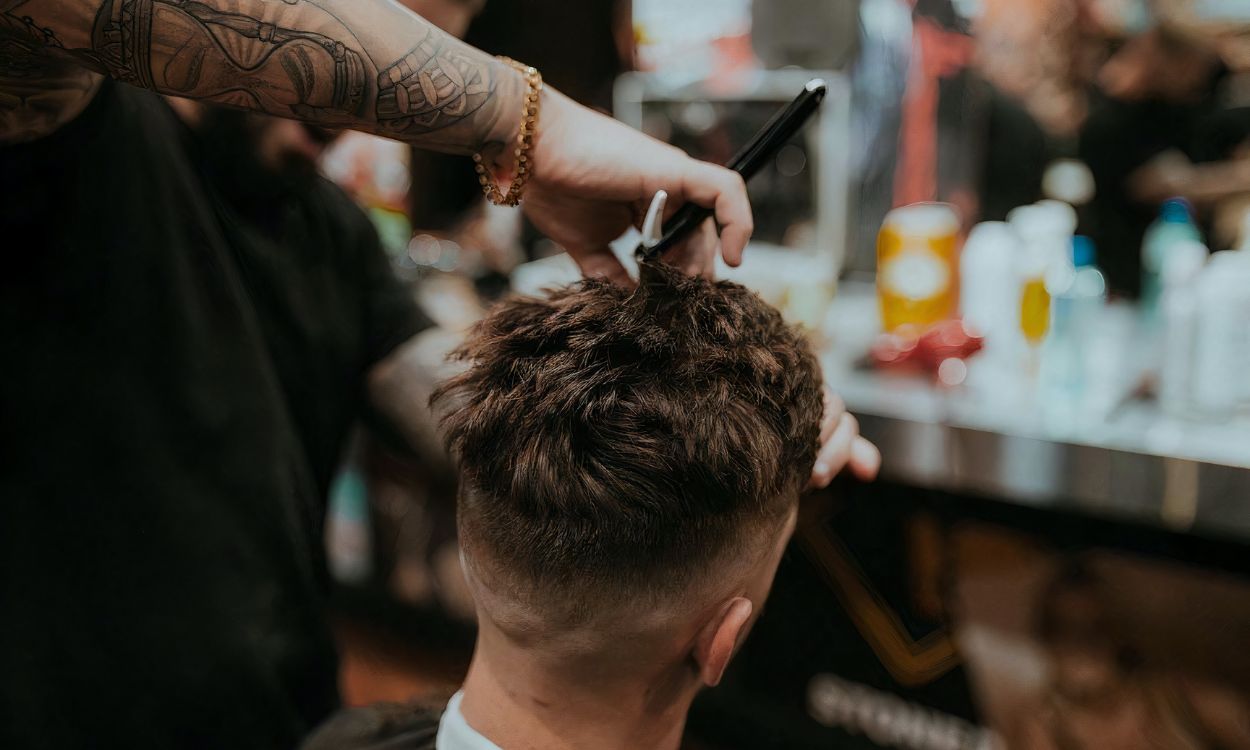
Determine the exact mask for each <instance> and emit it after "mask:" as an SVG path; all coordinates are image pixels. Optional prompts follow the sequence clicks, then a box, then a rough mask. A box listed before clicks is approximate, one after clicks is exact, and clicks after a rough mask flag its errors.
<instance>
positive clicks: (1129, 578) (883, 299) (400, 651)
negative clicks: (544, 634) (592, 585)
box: [322, 0, 1250, 748]
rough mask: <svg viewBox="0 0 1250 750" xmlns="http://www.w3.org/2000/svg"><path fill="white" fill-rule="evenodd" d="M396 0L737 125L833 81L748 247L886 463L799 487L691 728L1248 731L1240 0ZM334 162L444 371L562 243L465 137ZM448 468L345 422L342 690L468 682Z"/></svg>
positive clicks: (553, 73) (905, 741)
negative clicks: (793, 517)
mask: <svg viewBox="0 0 1250 750" xmlns="http://www.w3.org/2000/svg"><path fill="white" fill-rule="evenodd" d="M408 4H409V5H411V6H413V7H414V9H416V10H417V11H418V12H421V13H423V14H424V15H426V16H427V17H429V18H431V19H433V20H435V21H436V22H438V23H440V24H441V25H444V27H446V28H449V30H456V31H464V32H465V33H466V39H467V40H468V41H469V42H471V43H473V44H475V45H477V46H479V47H481V48H483V49H486V50H488V51H490V52H494V53H498V54H505V55H509V56H511V57H514V58H516V59H519V60H522V61H524V62H526V63H528V64H532V65H534V66H536V67H538V68H539V69H540V70H541V71H542V72H543V75H544V77H545V79H546V80H547V81H548V82H549V83H550V84H551V85H554V86H556V87H557V88H559V89H561V90H562V91H564V92H566V93H568V94H569V95H571V96H573V97H574V98H576V99H578V100H580V101H582V102H584V103H586V104H588V105H591V106H594V107H597V108H600V109H602V110H604V111H607V112H610V113H612V114H613V115H615V116H616V117H618V118H620V119H621V120H623V121H625V122H627V123H628V124H630V125H633V126H634V127H638V128H641V129H643V130H644V131H646V132H648V133H650V134H652V135H654V136H656V137H658V138H661V139H663V140H666V141H669V142H671V143H674V144H676V145H678V146H680V147H681V148H683V149H685V150H687V151H689V152H690V153H692V154H694V155H696V156H699V157H701V158H705V159H709V160H712V161H716V162H721V163H723V162H726V161H728V160H729V158H730V157H731V155H732V154H733V153H734V152H735V151H736V150H737V148H738V147H740V146H741V145H742V144H743V143H745V142H746V141H747V140H748V139H749V138H750V136H751V134H752V133H754V132H755V131H756V130H757V129H758V128H759V127H760V126H761V125H762V124H763V123H764V122H765V121H766V120H767V119H768V117H769V116H770V115H771V114H772V113H774V112H775V111H776V110H778V109H779V108H780V107H782V106H784V105H785V104H786V103H787V102H789V101H790V100H791V99H792V98H793V97H794V96H795V95H796V94H797V93H798V92H799V91H800V90H801V89H802V87H803V85H804V83H805V82H806V81H808V80H809V79H810V78H813V77H820V78H823V79H824V80H825V81H826V83H827V86H828V91H829V94H828V96H827V97H826V99H825V102H824V104H823V106H822V110H821V112H820V113H819V115H818V117H817V118H816V119H815V120H814V121H813V122H812V124H811V125H810V126H809V127H807V128H806V129H805V130H804V131H803V132H801V133H800V134H799V135H797V136H795V137H794V139H793V140H792V142H791V143H789V144H788V145H787V146H786V147H785V148H784V149H782V150H781V151H780V152H779V153H778V155H777V156H776V158H775V159H774V160H773V162H772V163H771V164H770V165H768V167H767V168H766V169H765V170H764V172H763V173H762V174H760V175H759V176H758V177H757V178H756V179H755V180H753V181H752V183H751V185H750V189H751V195H752V199H753V203H754V208H755V216H756V235H755V238H754V240H753V242H752V246H751V247H750V248H749V250H748V252H747V260H746V262H745V263H744V264H743V266H742V267H741V268H738V269H727V268H723V269H722V274H723V275H725V276H727V277H729V278H733V279H735V280H738V281H741V282H742V283H744V284H747V285H748V286H751V287H752V288H754V289H756V290H757V291H759V292H760V294H762V295H763V296H764V297H765V298H767V299H768V300H769V301H771V302H773V303H774V304H776V305H777V306H779V307H780V308H781V309H782V310H783V311H784V313H785V314H786V315H787V316H788V317H789V318H790V319H791V320H793V321H795V322H797V323H801V324H802V325H804V326H806V327H807V329H808V330H809V331H810V333H811V335H812V337H813V340H814V341H815V342H816V343H817V344H818V346H819V348H820V351H821V354H822V360H823V364H824V367H825V372H826V376H827V378H828V379H829V380H830V381H831V383H832V385H833V387H834V388H835V390H837V391H838V392H839V393H840V394H841V395H842V396H843V398H844V399H845V400H846V402H847V405H848V407H849V409H850V410H851V411H852V412H854V413H855V414H856V415H857V416H859V418H860V422H861V429H862V431H863V432H864V434H866V435H867V436H868V437H869V438H871V439H873V440H874V441H875V442H877V443H878V445H879V446H880V448H881V449H882V453H883V455H884V466H883V472H882V479H881V481H879V482H878V483H876V484H874V485H871V486H861V485H855V484H852V483H849V482H848V483H842V484H838V485H835V487H834V488H833V489H832V490H830V491H828V492H825V493H821V494H820V495H818V496H817V497H814V498H812V499H811V501H810V502H809V503H808V504H807V506H806V507H805V509H804V521H803V523H802V525H801V527H800V531H799V533H798V535H797V538H796V542H795V544H794V545H793V547H792V549H791V550H790V551H789V552H788V553H787V556H786V559H785V561H784V563H783V566H782V571H781V573H780V574H779V577H778V581H777V586H776V590H775V593H774V595H773V598H772V600H771V601H770V606H769V610H768V612H767V613H766V615H765V617H764V618H763V619H762V620H761V622H760V624H759V626H758V627H757V629H756V633H755V634H754V635H753V637H752V639H751V640H750V641H749V643H748V645H747V646H746V648H745V650H744V652H743V654H742V656H741V657H740V658H739V660H738V662H737V664H736V666H735V667H734V671H733V674H732V675H731V676H730V678H728V679H727V680H726V682H725V684H724V685H722V686H721V687H720V688H718V689H716V690H714V691H711V692H709V693H708V694H706V695H704V696H703V698H702V699H701V700H700V702H699V703H698V704H696V708H695V711H694V712H693V714H692V717H691V722H690V727H689V734H690V737H689V744H690V746H691V747H704V748H766V747H776V748H808V747H810V748H828V747H864V748H890V747H894V748H973V747H1021V748H1086V747H1089V748H1092V747H1099V748H1120V747H1124V748H1130V747H1132V748H1139V747H1147V746H1149V747H1158V748H1172V747H1176V748H1236V747H1250V654H1247V653H1246V651H1245V649H1244V648H1242V645H1243V644H1244V643H1245V642H1246V640H1247V638H1250V579H1248V575H1250V556H1248V555H1247V554H1246V553H1247V551H1248V550H1250V377H1247V373H1248V372H1250V2H1246V0H1154V1H1153V2H1151V1H1149V0H768V1H767V2H764V1H763V0H758V1H756V2H752V1H751V0H683V1H682V2H673V1H672V0H634V1H633V2H632V3H631V2H629V1H628V0H582V1H581V2H578V3H565V2H554V0H485V2H483V0H428V1H418V0H411V2H409V3H408ZM322 168H323V170H324V171H325V172H326V174H328V175H329V176H330V177H332V178H333V179H334V180H336V181H338V182H339V183H340V184H342V185H343V186H344V187H346V188H347V189H348V190H349V191H350V192H351V193H352V194H353V195H354V196H355V197H356V198H357V200H358V201H359V202H360V203H361V204H362V205H364V206H365V207H366V208H367V210H368V211H369V213H370V215H371V217H372V218H373V220H374V222H375V223H376V225H377V226H378V228H379V230H380V231H381V234H382V236H383V238H384V239H385V242H386V244H387V249H388V252H389V253H390V254H391V256H392V259H393V262H394V265H395V267H396V269H397V270H398V272H399V273H400V274H401V275H402V276H403V278H404V279H405V280H406V281H407V282H408V283H410V284H411V288H412V290H413V294H414V295H415V297H416V299H417V300H418V301H419V303H420V304H421V305H422V307H423V309H424V310H425V311H426V312H427V313H428V314H429V315H430V316H431V317H432V318H433V319H434V320H435V321H436V322H437V323H438V327H437V328H436V329H434V330H432V331H430V332H428V333H426V334H424V335H423V337H422V339H421V341H420V348H421V356H422V358H423V360H424V361H425V362H426V363H427V366H428V370H429V374H430V375H429V376H430V378H431V380H434V379H436V378H437V377H439V376H440V375H441V374H445V372H446V369H445V368H446V365H444V364H443V357H444V355H445V354H446V352H447V351H448V350H449V349H450V348H451V347H452V346H454V344H455V342H456V341H457V340H458V338H459V335H460V333H461V332H463V331H464V330H465V329H466V328H467V327H468V326H470V325H472V323H473V322H474V321H475V320H476V319H477V318H478V317H480V316H481V314H482V311H483V310H484V309H486V308H487V307H488V306H489V305H490V304H491V302H492V301H493V300H495V299H498V298H499V297H500V296H501V295H503V294H506V293H509V292H511V291H521V292H534V291H537V290H540V289H542V288H544V287H546V286H550V285H554V284H558V283H563V282H565V281H568V280H571V279H573V278H575V276H576V270H575V268H574V266H573V264H572V263H571V261H569V260H568V259H567V258H566V257H565V256H562V255H561V250H560V248H559V247H557V246H555V245H553V244H552V243H551V242H550V241H548V240H546V239H545V238H543V237H541V236H540V235H539V234H538V233H537V232H535V231H534V230H533V229H532V228H531V227H529V226H528V225H527V224H526V223H525V221H524V220H523V218H522V217H521V215H520V213H519V212H516V211H512V210H509V209H501V208H496V207H492V206H488V205H487V204H486V203H485V201H484V200H483V199H482V198H481V193H480V189H479V187H478V184H477V179H476V177H475V175H474V173H473V169H472V165H471V163H470V162H469V161H468V160H466V159H463V158H458V157H449V156H441V155H436V154H426V153H416V152H410V151H409V150H408V149H407V148H406V147H404V146H402V145H400V144H397V143H394V142H389V141H385V140H382V139H378V138H374V137H371V136H364V135H358V134H348V135H347V136H345V137H343V138H341V139H340V140H339V141H338V142H337V143H336V144H335V145H334V146H333V148H332V149H331V150H330V152H329V153H328V154H327V155H326V156H325V157H324V160H323V163H322ZM636 240H637V238H636V237H626V238H622V240H621V241H620V243H619V246H620V247H619V252H620V254H621V256H622V257H623V258H624V259H626V261H627V262H628V260H629V256H630V254H631V252H632V249H633V247H634V245H635V244H636ZM454 497H455V478H454V472H453V471H452V468H451V466H450V464H449V462H448V460H447V458H446V457H445V456H444V455H443V454H442V452H441V450H440V449H439V447H438V446H437V443H436V442H435V441H433V440H431V441H430V443H429V445H428V446H427V450H426V451H425V455H422V456H419V457H418V458H417V459H415V460H414V459H413V458H412V457H400V456H398V455H395V454H393V453H391V452H389V451H388V450H387V449H386V448H385V446H384V445H382V444H380V443H379V442H377V441H374V440H372V439H370V438H369V437H368V436H367V435H366V434H365V433H363V432H362V433H361V435H360V438H359V439H358V440H357V441H355V444H354V446H353V448H352V450H351V453H350V455H349V456H348V457H347V459H346V461H345V463H344V466H343V469H342V470H341V472H340V474H339V476H338V478H337V480H336V482H335V485H334V491H333V497H332V502H331V506H332V511H331V519H330V523H329V527H328V533H327V544H328V548H329V552H330V560H331V563H332V568H333V572H334V574H335V577H336V580H337V581H338V584H337V593H336V609H337V612H338V623H339V628H338V630H339V634H340V636H341V639H342V645H343V659H344V677H343V681H344V685H343V688H344V694H345V698H346V699H347V700H348V702H350V703H368V702H371V701H375V700H406V699H408V698H412V697H414V696H419V695H422V694H425V693H428V692H429V691H439V690H445V691H446V692H447V693H450V692H451V691H452V690H454V689H455V687H456V686H457V685H458V684H459V679H460V677H461V676H462V674H463V670H464V668H465V666H466V665H467V660H468V657H469V654H470V649H471V644H472V612H471V609H470V606H469V604H468V600H467V596H466V594H465V592H464V590H463V587H462V585H461V581H460V579H459V561H458V555H457V552H456V545H455V524H454Z"/></svg>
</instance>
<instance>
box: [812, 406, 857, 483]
mask: <svg viewBox="0 0 1250 750" xmlns="http://www.w3.org/2000/svg"><path fill="white" fill-rule="evenodd" d="M857 437H859V421H858V420H857V419H855V417H854V416H853V415H851V414H847V413H845V412H844V413H843V414H842V416H841V417H839V418H838V422H837V425H836V426H835V427H834V430H833V434H831V435H830V436H829V439H828V440H826V441H824V442H823V443H821V446H820V451H819V452H818V453H817V454H816V464H815V465H814V466H812V478H811V482H809V484H808V486H809V487H811V488H813V489H819V488H821V487H828V486H829V483H830V482H832V481H833V478H834V477H835V476H837V475H838V472H840V471H842V467H844V466H846V464H847V462H848V461H849V460H850V458H851V445H852V443H854V441H855V438H857Z"/></svg>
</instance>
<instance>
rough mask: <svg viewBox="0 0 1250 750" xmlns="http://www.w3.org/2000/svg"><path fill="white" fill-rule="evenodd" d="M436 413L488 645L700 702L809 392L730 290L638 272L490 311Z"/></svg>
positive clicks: (789, 481) (788, 349)
mask: <svg viewBox="0 0 1250 750" xmlns="http://www.w3.org/2000/svg"><path fill="white" fill-rule="evenodd" d="M459 356H460V358H461V359H463V360H464V361H466V362H467V364H468V369H467V371H465V372H463V373H462V374H461V375H459V376H457V377H455V378H453V379H452V380H450V381H449V382H447V383H446V384H445V385H444V386H443V387H442V388H441V389H440V391H439V392H438V394H436V396H435V399H436V400H441V401H444V402H447V403H448V404H449V405H450V406H451V407H452V408H451V410H450V411H449V412H448V413H447V415H446V416H445V417H444V427H445V430H446V436H447V441H448V445H449V447H450V448H451V449H452V450H453V452H454V453H455V454H456V456H457V457H458V458H459V461H460V466H461V472H462V478H463V487H462V491H461V501H460V508H459V525H460V537H461V545H462V549H463V555H464V561H465V568H466V573H467V575H468V578H469V581H470V585H471V587H472V588H473V591H474V595H475V598H476V600H477V603H478V611H479V618H480V619H481V621H482V622H481V627H482V632H483V636H482V637H483V638H487V637H493V638H497V639H498V640H499V641H500V643H502V644H505V647H509V648H518V649H524V650H525V651H526V652H527V654H528V656H529V657H530V658H532V659H535V660H537V663H539V664H542V665H546V666H547V667H549V668H550V669H552V670H554V671H556V672H561V673H563V674H565V675H566V676H568V677H569V678H571V679H577V678H578V677H579V676H582V677H586V678H587V680H588V682H590V683H592V684H593V683H595V682H596V681H602V680H604V679H605V675H609V677H607V679H611V678H612V677H614V676H620V675H621V674H622V673H623V672H630V671H631V670H637V671H640V672H645V673H647V674H651V675H653V676H654V677H656V678H659V677H661V676H665V675H666V676H668V677H671V676H672V673H673V672H674V671H675V670H676V671H683V670H684V674H685V677H686V678H688V679H687V682H688V683H689V684H691V685H693V684H695V683H713V684H714V683H715V682H716V681H717V680H719V678H720V675H721V673H722V672H723V670H724V668H725V666H726V665H727V664H728V661H729V657H730V656H731V655H732V653H733V650H734V648H735V647H736V645H737V644H738V643H739V642H740V640H741V638H742V637H743V636H744V635H745V634H746V631H747V630H748V629H749V625H750V623H751V622H752V621H753V618H754V614H756V613H758V611H759V608H760V606H761V605H762V603H763V599H764V598H765V596H766V595H767V592H768V589H769V587H770V586H771V583H772V577H773V574H774V572H775V571H776V567H777V564H778V561H779V559H780V555H781V552H782V550H783V549H784V546H785V542H786V540H787V539H788V537H789V534H790V532H791V530H792V529H793V524H794V519H795V515H796V511H797V502H798V497H799V494H800V492H801V491H802V490H803V488H804V486H805V484H806V482H807V480H808V477H809V475H810V471H811V467H812V462H813V460H814V457H815V454H816V448H817V439H818V425H819V421H820V417H821V410H822V389H821V378H820V373H819V369H818V365H817V363H816V360H815V358H814V357H813V355H812V352H811V350H810V347H809V345H808V343H807V342H806V341H805V339H804V338H803V337H802V336H801V335H800V334H799V333H798V332H796V331H795V330H794V329H792V328H790V327H789V326H787V325H786V324H785V323H784V322H783V321H782V319H781V317H780V315H779V314H778V313H777V311H776V310H774V309H772V308H771V307H769V306H768V305H767V304H765V303H764V302H763V301H762V300H760V298H759V297H757V296H756V295H755V294H753V293H752V292H749V291H748V290H746V289H745V288H743V287H741V286H739V285H736V284H731V283H728V282H709V281H707V280H704V279H697V278H686V277H683V276H681V275H679V274H677V273H676V272H674V271H672V270H670V269H668V268H667V267H664V266H647V267H644V269H643V274H642V280H641V283H640V285H639V286H638V288H637V289H636V290H628V289H624V288H620V287H617V286H612V285H609V284H606V283H603V282H597V281H584V282H582V283H580V284H578V285H575V286H573V287H570V288H568V289H564V290H562V291H558V292H555V293H553V294H551V295H550V296H549V297H546V298H542V299H514V300H511V301H508V302H505V303H504V304H502V305H501V306H499V307H498V308H496V309H495V310H494V312H493V313H492V314H491V315H490V316H489V317H488V318H487V319H486V320H484V321H482V323H480V324H479V325H478V327H477V328H476V329H475V330H474V331H473V333H472V334H471V335H470V337H469V339H468V341H467V342H466V343H465V344H464V345H463V347H462V348H461V349H460V350H459Z"/></svg>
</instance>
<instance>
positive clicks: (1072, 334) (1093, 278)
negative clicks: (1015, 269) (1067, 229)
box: [1044, 236, 1107, 398]
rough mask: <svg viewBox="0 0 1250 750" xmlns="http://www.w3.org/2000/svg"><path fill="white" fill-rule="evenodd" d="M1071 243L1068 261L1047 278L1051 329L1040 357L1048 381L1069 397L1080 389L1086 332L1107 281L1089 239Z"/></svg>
mask: <svg viewBox="0 0 1250 750" xmlns="http://www.w3.org/2000/svg"><path fill="white" fill-rule="evenodd" d="M1071 247H1072V250H1071V265H1070V266H1069V265H1066V264H1065V265H1059V266H1056V267H1054V268H1053V269H1052V270H1051V272H1050V274H1049V276H1048V278H1047V283H1048V287H1049V291H1050V294H1051V333H1050V337H1049V339H1048V340H1047V343H1046V354H1045V357H1044V365H1045V368H1046V369H1045V373H1046V377H1047V380H1048V381H1049V383H1050V385H1052V386H1053V387H1055V388H1056V389H1057V390H1059V391H1062V393H1063V395H1064V396H1065V397H1069V398H1070V397H1074V396H1078V395H1079V394H1080V393H1081V392H1082V391H1083V390H1084V387H1085V381H1086V362H1087V360H1088V357H1087V354H1088V348H1089V344H1088V339H1089V334H1090V332H1092V331H1093V330H1094V327H1095V326H1097V325H1098V324H1099V320H1098V318H1099V316H1100V315H1101V313H1102V308H1103V304H1104V303H1105V301H1106V296H1107V283H1106V281H1105V280H1104V279H1103V275H1102V272H1101V271H1099V270H1098V267H1097V266H1096V265H1094V260H1095V258H1094V243H1093V241H1092V240H1090V238H1088V237H1084V236H1078V237H1073V238H1072V241H1071Z"/></svg>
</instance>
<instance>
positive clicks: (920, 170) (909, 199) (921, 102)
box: [894, 16, 974, 207]
mask: <svg viewBox="0 0 1250 750" xmlns="http://www.w3.org/2000/svg"><path fill="white" fill-rule="evenodd" d="M912 28H913V31H912V36H913V41H912V61H911V66H910V69H909V70H908V73H907V91H906V93H905V94H904V95H903V122H902V127H901V132H900V134H899V158H898V167H897V172H896V175H895V180H894V205H895V207H898V206H906V205H908V204H910V203H921V202H924V201H935V200H941V196H940V195H939V191H938V153H937V152H938V99H939V86H940V82H941V80H942V79H943V78H950V77H952V76H955V75H956V74H958V73H959V72H960V71H962V70H963V69H964V68H965V67H967V66H968V64H969V63H970V62H971V61H972V56H973V51H974V45H973V41H972V38H971V37H969V36H968V35H967V34H962V33H959V32H957V31H949V30H947V29H944V28H942V27H941V26H939V25H938V24H937V23H935V22H934V21H932V20H930V19H928V18H924V17H923V16H916V17H915V20H914V21H913V27H912Z"/></svg>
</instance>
